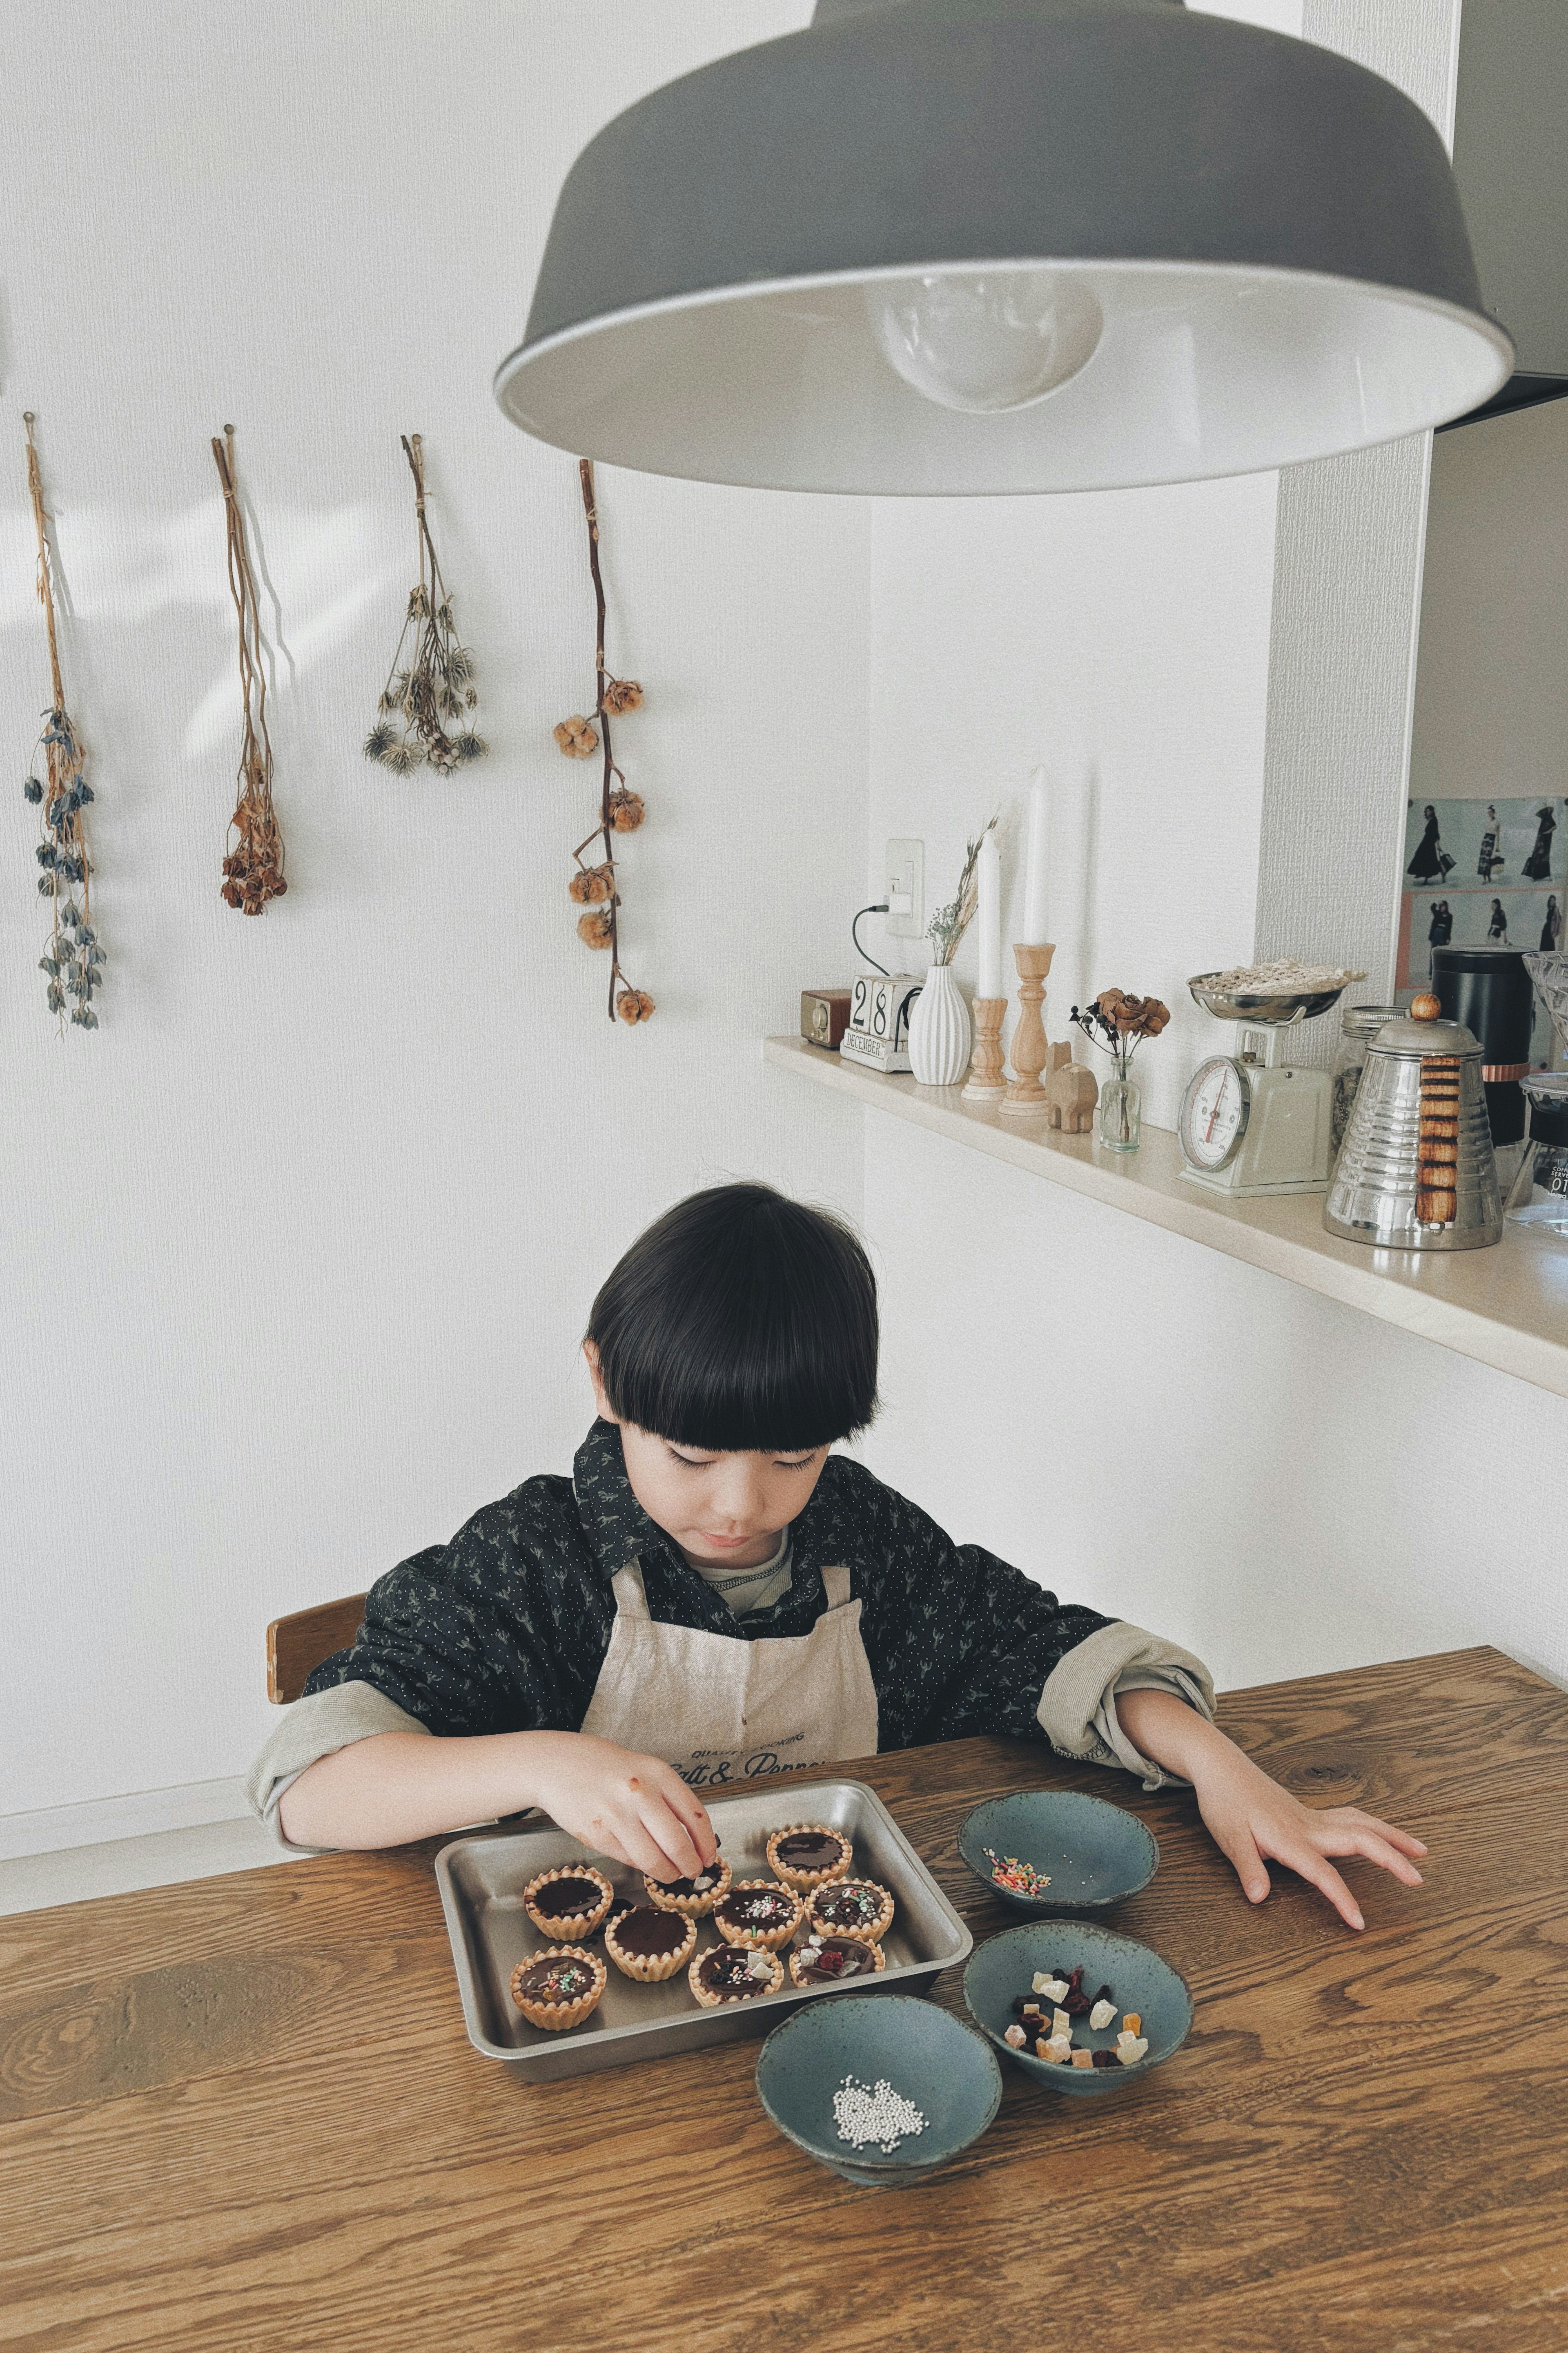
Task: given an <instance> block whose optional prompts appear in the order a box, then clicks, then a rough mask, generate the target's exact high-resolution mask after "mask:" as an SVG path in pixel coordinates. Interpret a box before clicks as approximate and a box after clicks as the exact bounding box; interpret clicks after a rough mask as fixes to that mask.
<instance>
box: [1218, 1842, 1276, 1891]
mask: <svg viewBox="0 0 1568 2353" xmlns="http://www.w3.org/2000/svg"><path fill="white" fill-rule="evenodd" d="M1215 1841H1216V1843H1217V1844H1218V1846H1219V1849H1220V1852H1221V1853H1222V1854H1224V1855H1225V1856H1226V1858H1227V1859H1228V1861H1229V1862H1230V1863H1231V1864H1232V1865H1233V1867H1234V1869H1235V1872H1236V1875H1237V1879H1239V1880H1240V1882H1241V1892H1242V1894H1244V1895H1245V1896H1246V1897H1247V1902H1248V1903H1249V1904H1261V1903H1262V1901H1263V1899H1264V1897H1265V1896H1266V1895H1267V1894H1268V1869H1267V1867H1266V1865H1265V1863H1264V1861H1263V1857H1262V1855H1261V1854H1259V1852H1258V1842H1257V1841H1256V1840H1255V1839H1254V1837H1253V1835H1252V1832H1251V1831H1249V1830H1248V1829H1247V1825H1246V1824H1245V1823H1243V1824H1241V1826H1240V1827H1239V1828H1238V1829H1237V1830H1235V1831H1225V1832H1224V1833H1223V1834H1222V1833H1221V1832H1219V1831H1215Z"/></svg>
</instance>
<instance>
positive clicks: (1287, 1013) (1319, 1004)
mask: <svg viewBox="0 0 1568 2353" xmlns="http://www.w3.org/2000/svg"><path fill="white" fill-rule="evenodd" d="M1365 977H1366V975H1365V974H1364V973H1352V974H1347V975H1346V976H1345V978H1344V979H1343V980H1342V981H1340V982H1339V983H1338V984H1337V985H1336V986H1335V987H1332V988H1291V989H1286V990H1283V991H1281V992H1277V993H1274V994H1271V995H1262V994H1259V993H1258V991H1256V990H1252V989H1246V988H1219V987H1215V983H1216V982H1217V981H1218V980H1219V979H1220V978H1221V975H1220V974H1219V973H1217V972H1200V973H1199V974H1198V975H1197V976H1196V977H1195V978H1194V979H1193V980H1189V981H1188V983H1187V987H1188V988H1189V989H1190V990H1191V991H1192V996H1193V1002H1194V1004H1195V1005H1201V1006H1202V1007H1203V1008H1204V1011H1205V1013H1212V1014H1213V1015H1214V1017H1215V1020H1216V1021H1245V1022H1246V1023H1247V1025H1248V1027H1249V1028H1251V1029H1288V1028H1289V1027H1290V1025H1291V1024H1292V1023H1293V1022H1297V1021H1314V1020H1316V1018H1317V1017H1318V1015H1319V1014H1320V1013H1328V1012H1331V1010H1332V1008H1334V1007H1335V1006H1336V1005H1337V1004H1338V1003H1339V1001H1340V999H1341V997H1342V996H1343V995H1344V993H1345V990H1346V989H1347V988H1348V987H1350V984H1351V982H1352V980H1364V979H1365Z"/></svg>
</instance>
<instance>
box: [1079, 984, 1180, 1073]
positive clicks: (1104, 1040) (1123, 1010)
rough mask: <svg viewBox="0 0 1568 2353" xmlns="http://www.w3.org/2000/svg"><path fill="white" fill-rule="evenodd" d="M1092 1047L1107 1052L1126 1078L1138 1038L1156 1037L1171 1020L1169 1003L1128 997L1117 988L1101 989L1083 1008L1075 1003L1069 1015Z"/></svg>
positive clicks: (1146, 998)
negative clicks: (1083, 1009) (1092, 1000)
mask: <svg viewBox="0 0 1568 2353" xmlns="http://www.w3.org/2000/svg"><path fill="white" fill-rule="evenodd" d="M1068 1018H1069V1019H1071V1020H1072V1021H1073V1022H1074V1023H1075V1024H1076V1025H1077V1027H1078V1028H1079V1029H1081V1030H1082V1031H1083V1034H1084V1036H1085V1037H1086V1038H1087V1039H1089V1044H1090V1045H1091V1046H1098V1047H1099V1048H1100V1051H1101V1052H1102V1053H1106V1054H1109V1055H1110V1059H1111V1060H1112V1061H1113V1062H1114V1063H1115V1065H1116V1073H1117V1076H1118V1077H1119V1078H1122V1079H1124V1078H1126V1076H1127V1074H1128V1072H1129V1071H1130V1070H1131V1064H1132V1056H1133V1054H1134V1052H1135V1051H1136V1050H1137V1046H1138V1041H1139V1039H1141V1038H1157V1037H1158V1036H1159V1034H1160V1032H1161V1030H1162V1029H1164V1028H1165V1027H1166V1026H1167V1024H1168V1023H1169V1021H1170V1018H1171V1010H1170V1008H1169V1006H1166V1005H1162V1004H1161V1002H1160V1000H1159V998H1158V997H1129V996H1127V995H1126V994H1125V993H1124V992H1123V991H1122V990H1121V989H1120V988H1106V989H1102V990H1101V991H1100V995H1099V996H1098V997H1096V998H1095V1000H1094V1003H1093V1004H1092V1005H1091V1006H1089V1008H1088V1009H1087V1010H1085V1011H1080V1010H1079V1007H1078V1006H1076V1005H1075V1006H1074V1007H1073V1009H1072V1012H1071V1014H1070V1016H1069V1017H1068Z"/></svg>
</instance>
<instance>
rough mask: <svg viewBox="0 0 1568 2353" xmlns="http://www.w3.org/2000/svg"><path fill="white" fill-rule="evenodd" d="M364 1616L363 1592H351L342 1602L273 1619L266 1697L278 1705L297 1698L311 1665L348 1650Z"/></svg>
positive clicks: (332, 1602)
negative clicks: (334, 1653) (333, 1653)
mask: <svg viewBox="0 0 1568 2353" xmlns="http://www.w3.org/2000/svg"><path fill="white" fill-rule="evenodd" d="M363 1617H364V1595H363V1593H351V1594H349V1595H348V1596H347V1597H346V1598H345V1599H343V1600H342V1601H319V1602H318V1603H317V1604H316V1607H315V1608H314V1609H294V1610H291V1611H290V1612H289V1616H288V1617H287V1618H274V1620H272V1623H271V1625H270V1626H268V1629H267V1696H268V1699H269V1700H274V1701H276V1702H277V1703H278V1704H279V1706H281V1705H282V1704H283V1703H284V1702H285V1701H286V1700H293V1699H298V1698H299V1696H300V1693H301V1692H302V1691H303V1690H304V1688H305V1678H306V1676H307V1675H308V1674H309V1673H310V1670H311V1668H312V1667H319V1666H320V1665H321V1661H322V1660H323V1659H330V1658H331V1655H332V1652H333V1651H346V1650H347V1649H348V1647H349V1644H350V1643H351V1642H352V1641H353V1639H354V1636H355V1635H356V1634H357V1633H358V1632H359V1630H360V1624H361V1621H362V1620H363Z"/></svg>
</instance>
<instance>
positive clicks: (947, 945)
mask: <svg viewBox="0 0 1568 2353" xmlns="http://www.w3.org/2000/svg"><path fill="white" fill-rule="evenodd" d="M995 829H996V820H995V818H987V819H986V821H985V823H984V825H983V826H982V827H981V828H980V831H979V833H978V834H977V835H976V837H975V839H973V841H971V842H969V843H967V844H966V845H965V847H966V851H967V855H966V856H965V858H964V860H963V872H962V873H961V874H960V876H959V878H958V891H957V893H956V895H955V896H954V897H953V898H952V900H951V901H950V902H949V903H948V905H946V906H945V907H939V908H938V909H937V911H936V913H935V914H934V915H933V916H932V917H931V921H930V923H928V924H927V925H926V937H927V939H928V940H929V941H930V942H931V962H932V964H933V965H935V964H951V963H952V959H953V956H954V954H955V953H956V951H957V948H958V944H959V942H960V940H961V939H962V938H963V934H964V933H965V932H966V931H967V930H968V929H969V926H970V924H971V923H973V921H974V911H975V909H976V907H977V906H978V905H979V903H980V884H979V881H978V880H977V878H976V875H975V871H974V869H975V866H976V864H977V862H978V860H979V857H980V845H981V843H982V842H983V841H984V839H985V837H986V835H987V834H988V833H994V831H995Z"/></svg>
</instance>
